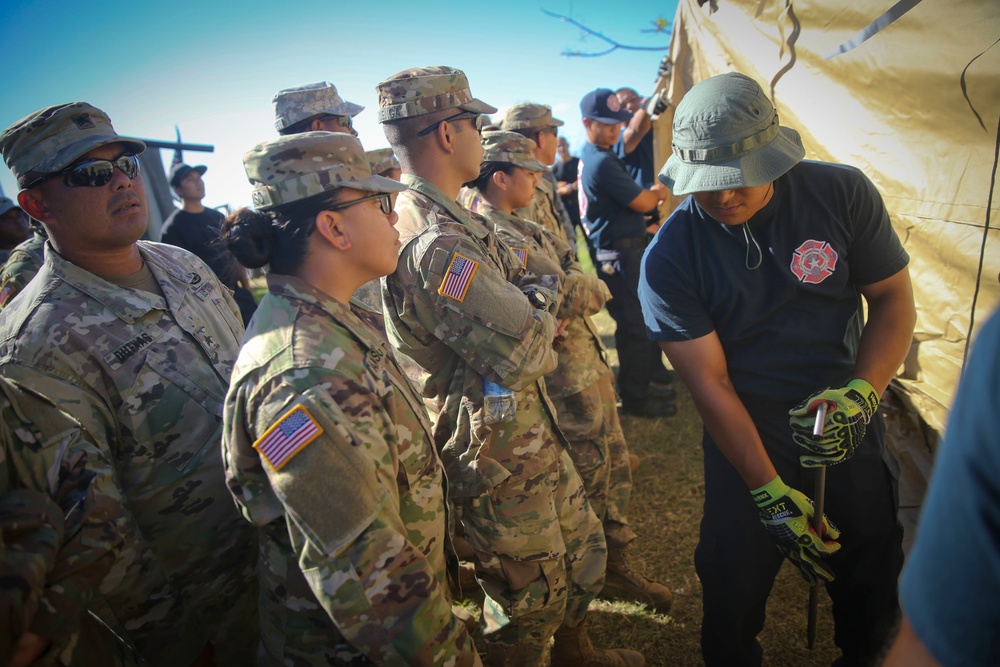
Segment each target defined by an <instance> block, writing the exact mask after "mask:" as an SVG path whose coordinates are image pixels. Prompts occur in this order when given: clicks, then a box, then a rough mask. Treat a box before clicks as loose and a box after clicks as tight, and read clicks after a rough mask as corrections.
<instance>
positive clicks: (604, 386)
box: [552, 373, 636, 548]
mask: <svg viewBox="0 0 1000 667" xmlns="http://www.w3.org/2000/svg"><path fill="white" fill-rule="evenodd" d="M617 399H618V397H617V394H616V393H615V387H614V376H613V375H611V374H610V373H606V374H604V375H602V376H601V377H600V379H599V380H598V381H597V382H595V383H594V384H592V385H590V386H589V387H587V388H586V389H584V390H583V391H581V392H578V393H576V394H571V395H569V396H564V397H562V398H554V399H552V403H553V405H555V408H556V414H557V415H558V416H559V428H560V429H561V430H562V432H563V435H565V436H566V439H567V440H569V442H570V446H569V455H570V457H571V458H572V459H573V464H574V465H575V466H576V469H577V471H578V472H579V473H580V478H581V479H582V480H583V488H585V489H586V490H587V500H589V501H590V507H591V508H592V509H593V510H594V514H596V515H597V517H598V518H599V519H600V520H601V523H602V524H603V527H604V536H605V538H606V539H607V543H608V546H609V547H617V548H622V547H624V546H625V545H626V544H628V543H629V542H631V541H632V540H634V539H635V537H636V535H635V533H633V532H632V529H631V528H629V526H628V506H629V500H630V499H631V497H632V469H631V467H630V466H629V452H628V443H627V442H626V441H625V434H624V433H623V432H622V426H621V422H620V421H619V419H618V409H617V408H616V407H615V403H616V402H617Z"/></svg>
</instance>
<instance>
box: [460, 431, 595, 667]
mask: <svg viewBox="0 0 1000 667" xmlns="http://www.w3.org/2000/svg"><path fill="white" fill-rule="evenodd" d="M526 463H527V465H523V466H512V467H514V470H513V471H512V472H513V473H514V474H512V475H511V477H509V478H507V479H505V480H504V481H503V482H501V483H500V484H498V485H496V486H495V487H494V488H493V489H492V490H491V491H490V492H489V493H486V494H483V495H481V496H478V497H475V498H469V499H465V500H463V501H462V505H461V507H460V516H461V519H462V525H463V528H464V530H465V536H466V538H467V539H468V540H469V542H470V543H471V544H472V546H473V548H474V549H475V554H476V576H477V578H478V579H479V582H480V584H481V585H482V587H483V590H484V591H485V593H486V601H485V603H484V605H483V622H484V629H483V634H484V636H485V638H486V640H487V641H488V642H491V643H499V644H520V645H535V646H537V647H538V649H539V656H540V655H541V651H542V649H543V647H544V646H545V644H546V642H547V641H548V639H549V638H550V637H552V636H553V635H554V634H555V632H556V630H558V629H559V628H560V627H562V626H565V627H575V626H576V625H578V624H579V623H580V622H581V621H582V620H583V617H584V615H585V614H586V612H587V607H588V605H589V604H590V602H591V600H593V599H594V597H595V596H596V595H597V593H598V592H599V591H600V590H601V587H602V586H603V585H604V569H605V565H606V559H607V548H606V546H605V542H604V535H603V532H602V531H601V528H600V523H599V522H598V520H597V517H596V516H595V515H594V513H593V511H592V510H591V509H590V504H589V503H588V502H587V497H586V492H585V491H584V488H583V484H582V482H581V480H580V476H579V474H578V473H577V472H576V469H575V468H574V466H573V462H572V460H571V459H570V457H569V455H568V454H567V453H566V452H565V451H564V450H563V448H562V447H561V446H560V445H559V444H557V443H556V442H552V443H551V444H548V445H547V446H546V447H545V448H544V450H543V451H541V452H537V453H536V455H535V456H534V457H532V460H531V461H528V462H526Z"/></svg>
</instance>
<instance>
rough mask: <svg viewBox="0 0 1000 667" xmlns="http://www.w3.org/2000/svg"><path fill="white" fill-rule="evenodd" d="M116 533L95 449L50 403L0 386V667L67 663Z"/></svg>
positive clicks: (113, 503) (110, 485) (7, 384)
mask: <svg viewBox="0 0 1000 667" xmlns="http://www.w3.org/2000/svg"><path fill="white" fill-rule="evenodd" d="M123 531H124V513H123V511H122V503H121V494H120V492H119V490H118V488H117V486H116V484H115V481H114V471H113V468H112V467H111V464H110V463H109V462H108V460H107V458H105V456H104V454H103V453H102V452H101V450H100V449H99V448H98V447H97V446H96V445H94V444H93V443H92V442H90V439H89V436H88V435H87V434H86V433H84V432H83V429H81V428H80V425H79V424H78V423H77V422H75V421H73V420H72V419H70V417H69V416H67V415H65V414H63V413H62V412H60V411H59V410H58V409H57V408H56V407H55V406H54V405H52V404H51V403H50V402H49V401H48V400H47V399H45V398H44V397H42V396H40V395H38V394H36V393H35V392H33V391H31V390H30V389H27V388H25V387H21V386H19V385H16V384H15V383H13V382H11V381H9V380H6V379H4V378H0V618H3V624H2V625H0V664H3V665H8V664H10V665H26V664H29V663H30V664H60V665H68V664H70V659H71V657H72V655H73V651H74V649H75V647H76V644H77V639H78V635H79V633H80V631H81V626H83V625H85V624H87V621H88V619H87V618H86V613H87V612H86V605H87V603H88V601H89V600H90V599H91V598H92V597H93V595H94V593H96V592H97V587H98V585H99V584H100V583H101V579H102V578H103V577H104V575H105V574H107V572H108V570H109V569H110V568H111V566H112V564H113V563H114V562H115V558H116V557H117V555H118V553H119V551H120V549H121V546H122V540H123V537H124V534H123ZM90 627H92V626H90ZM15 652H16V653H17V658H15V659H13V660H12V658H13V656H14V654H15Z"/></svg>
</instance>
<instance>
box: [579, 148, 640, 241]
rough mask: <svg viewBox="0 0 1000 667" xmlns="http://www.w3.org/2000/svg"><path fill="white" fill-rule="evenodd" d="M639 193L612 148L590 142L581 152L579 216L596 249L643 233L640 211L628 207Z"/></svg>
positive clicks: (637, 186) (636, 185)
mask: <svg viewBox="0 0 1000 667" xmlns="http://www.w3.org/2000/svg"><path fill="white" fill-rule="evenodd" d="M641 192H642V188H641V187H639V185H638V184H636V182H635V181H633V180H632V177H631V176H629V175H628V172H627V171H625V167H624V165H622V161H621V160H620V159H619V158H618V156H617V155H615V154H614V152H613V151H611V150H608V149H607V148H599V147H597V146H595V145H594V144H591V143H589V142H588V143H587V144H586V145H585V146H584V147H583V150H582V151H580V218H582V219H583V221H584V224H585V225H586V229H587V235H588V236H589V237H590V238H591V239H592V241H593V243H594V246H595V247H596V248H599V249H602V250H611V249H612V248H613V244H614V241H615V240H616V239H620V238H636V237H642V236H644V235H645V234H646V222H645V219H644V218H643V216H642V213H640V212H639V211H633V210H632V209H630V208H629V207H628V205H629V203H630V202H631V201H632V200H633V199H635V198H636V197H638V196H639V194H640V193H641Z"/></svg>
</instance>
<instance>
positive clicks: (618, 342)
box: [580, 88, 677, 417]
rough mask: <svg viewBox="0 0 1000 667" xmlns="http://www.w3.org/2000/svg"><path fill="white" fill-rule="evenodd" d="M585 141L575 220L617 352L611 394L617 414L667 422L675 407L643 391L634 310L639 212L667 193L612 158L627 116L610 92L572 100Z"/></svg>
mask: <svg viewBox="0 0 1000 667" xmlns="http://www.w3.org/2000/svg"><path fill="white" fill-rule="evenodd" d="M580 115H581V116H583V124H584V126H585V127H586V128H587V144H586V145H585V146H584V147H583V150H582V151H581V153H580V217H581V218H582V220H583V223H584V229H585V230H586V231H587V235H588V237H589V238H590V240H591V242H592V243H593V245H594V247H595V248H596V251H597V253H596V254H597V260H598V263H599V267H598V275H600V276H601V278H602V279H604V281H605V282H606V283H607V284H608V288H609V289H610V290H611V296H612V299H611V301H610V302H608V312H609V313H611V317H613V318H614V320H615V323H616V324H617V326H616V327H615V347H616V348H617V350H618V394H619V396H621V399H622V412H624V413H626V414H632V415H637V416H640V417H669V416H671V415H673V414H675V413H676V412H677V408H676V407H675V406H674V404H673V403H672V402H670V401H669V400H668V399H667V398H666V397H663V396H656V395H654V394H653V393H652V391H651V389H650V371H651V370H652V365H651V364H650V359H651V358H652V356H653V348H654V347H655V343H653V342H652V341H651V340H650V339H649V338H647V337H646V332H645V326H644V324H643V320H642V309H641V307H640V305H639V294H638V287H639V264H640V262H641V260H642V253H643V251H644V250H645V249H646V220H645V218H644V217H643V213H644V212H645V211H648V210H650V209H651V208H654V207H655V206H657V205H658V203H659V202H660V201H662V200H663V199H664V197H666V196H667V194H668V192H667V189H666V188H665V187H664V186H663V185H662V184H660V183H655V184H653V185H652V186H651V187H650V189H648V190H645V189H643V188H642V187H641V186H639V185H638V184H637V183H636V182H635V181H634V180H633V179H632V177H631V176H629V174H628V172H627V171H626V170H625V166H624V165H623V164H622V161H621V159H620V158H619V157H618V156H617V155H615V153H614V151H613V150H612V147H613V146H614V145H615V142H616V141H618V132H619V130H620V129H621V125H622V123H624V122H626V121H628V120H629V118H631V117H632V114H631V113H629V112H628V111H626V110H625V109H622V108H621V104H620V103H619V102H618V98H617V97H616V96H615V94H614V92H613V91H612V90H609V89H607V88H598V89H597V90H593V91H591V92H589V93H587V94H586V95H584V97H583V99H582V100H580Z"/></svg>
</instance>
